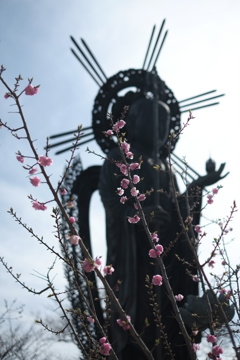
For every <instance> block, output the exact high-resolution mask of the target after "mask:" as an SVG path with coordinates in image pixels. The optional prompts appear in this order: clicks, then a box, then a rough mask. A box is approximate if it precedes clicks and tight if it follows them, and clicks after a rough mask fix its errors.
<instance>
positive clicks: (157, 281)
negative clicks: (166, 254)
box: [152, 275, 162, 286]
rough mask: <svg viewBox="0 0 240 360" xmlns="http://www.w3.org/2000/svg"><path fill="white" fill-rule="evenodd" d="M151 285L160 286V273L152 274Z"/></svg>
mask: <svg viewBox="0 0 240 360" xmlns="http://www.w3.org/2000/svg"><path fill="white" fill-rule="evenodd" d="M152 283H153V285H156V286H161V285H162V276H161V275H154V276H153V278H152Z"/></svg>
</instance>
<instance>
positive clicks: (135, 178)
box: [133, 175, 140, 184]
mask: <svg viewBox="0 0 240 360" xmlns="http://www.w3.org/2000/svg"><path fill="white" fill-rule="evenodd" d="M139 181H140V177H139V176H138V175H133V183H134V184H137V183H139Z"/></svg>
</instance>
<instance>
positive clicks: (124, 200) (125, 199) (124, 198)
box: [120, 196, 127, 204]
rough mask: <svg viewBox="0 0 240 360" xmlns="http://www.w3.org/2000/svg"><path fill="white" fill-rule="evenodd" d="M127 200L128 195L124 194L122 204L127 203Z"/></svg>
mask: <svg viewBox="0 0 240 360" xmlns="http://www.w3.org/2000/svg"><path fill="white" fill-rule="evenodd" d="M126 201H127V197H126V196H122V197H121V199H120V203H121V204H125V202H126Z"/></svg>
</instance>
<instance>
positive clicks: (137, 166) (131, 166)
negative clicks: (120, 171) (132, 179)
mask: <svg viewBox="0 0 240 360" xmlns="http://www.w3.org/2000/svg"><path fill="white" fill-rule="evenodd" d="M129 167H130V170H138V169H140V164H139V163H131V164H130V165H129Z"/></svg>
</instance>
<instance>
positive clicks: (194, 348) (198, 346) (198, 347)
mask: <svg viewBox="0 0 240 360" xmlns="http://www.w3.org/2000/svg"><path fill="white" fill-rule="evenodd" d="M192 348H193V351H194V352H196V351H198V350H200V345H199V344H195V343H194V344H193V345H192Z"/></svg>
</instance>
